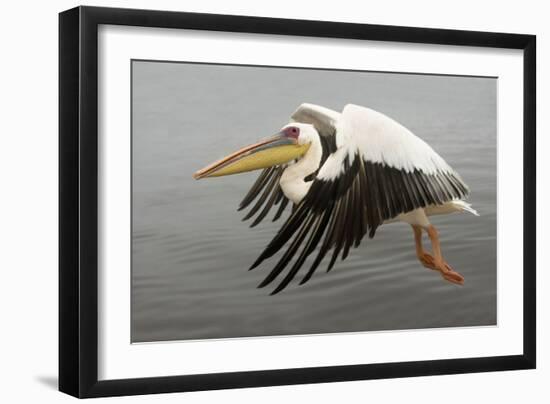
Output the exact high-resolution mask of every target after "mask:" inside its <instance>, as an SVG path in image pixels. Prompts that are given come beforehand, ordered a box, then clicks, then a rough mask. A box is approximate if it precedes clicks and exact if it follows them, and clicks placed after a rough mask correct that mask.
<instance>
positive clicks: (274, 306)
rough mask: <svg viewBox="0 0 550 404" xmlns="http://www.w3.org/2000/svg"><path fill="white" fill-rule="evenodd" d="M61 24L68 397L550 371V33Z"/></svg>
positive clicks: (278, 23)
mask: <svg viewBox="0 0 550 404" xmlns="http://www.w3.org/2000/svg"><path fill="white" fill-rule="evenodd" d="M59 28H60V31H59V33H60V36H59V44H60V52H59V57H60V59H59V79H60V80H59V83H60V87H59V96H60V105H59V108H60V119H59V123H60V129H59V136H60V268H59V276H60V277H59V282H60V288H59V290H60V322H59V332H60V338H59V344H60V360H59V386H60V390H61V391H63V392H66V393H68V394H71V395H74V396H77V397H100V396H113V395H130V394H147V393H160V392H180V391H181V392H182V391H193V390H208V389H222V388H238V387H254V386H270V385H283V384H298V383H320V382H332V381H345V380H360V379H378V378H395V377H408V376H421V375H438V374H452V373H466V372H485V371H498V370H512V369H530V368H534V367H535V356H536V355H535V350H536V343H535V300H536V297H535V120H536V116H535V99H536V97H535V46H536V45H535V44H536V41H535V36H532V35H520V34H504V33H488V32H471V31H454V30H441V29H425V28H410V27H396V26H379V25H365V24H349V23H338V22H324V21H299V20H285V19H273V18H260V17H244V16H227V15H212V14H195V13H180V12H165V11H146V10H125V9H108V8H94V7H78V8H75V9H71V10H68V11H65V12H63V13H61V14H60V19H59Z"/></svg>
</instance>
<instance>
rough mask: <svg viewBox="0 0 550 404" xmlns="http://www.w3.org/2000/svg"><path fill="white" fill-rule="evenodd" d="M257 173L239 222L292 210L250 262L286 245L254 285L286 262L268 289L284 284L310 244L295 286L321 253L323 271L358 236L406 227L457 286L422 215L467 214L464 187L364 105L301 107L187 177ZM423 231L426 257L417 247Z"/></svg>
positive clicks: (420, 144) (425, 260)
mask: <svg viewBox="0 0 550 404" xmlns="http://www.w3.org/2000/svg"><path fill="white" fill-rule="evenodd" d="M257 169H264V170H263V172H262V173H261V174H260V176H259V177H258V179H257V180H256V182H255V183H254V185H253V186H252V188H251V189H250V191H249V192H248V194H247V195H246V196H245V198H244V200H243V201H242V202H241V205H240V207H239V210H241V209H244V208H245V207H247V206H248V205H250V203H252V202H253V201H254V200H255V199H256V198H257V197H258V196H259V199H258V201H257V202H256V204H255V205H254V206H253V207H252V209H251V210H250V212H249V213H248V214H247V215H246V216H245V218H244V219H243V220H246V219H249V218H251V217H252V216H254V215H255V214H256V213H257V212H258V211H259V210H260V208H262V206H263V208H262V210H261V211H260V213H259V214H258V216H257V218H256V219H255V220H254V222H253V223H252V225H251V227H252V226H255V225H257V224H258V223H259V222H260V221H261V220H262V219H263V218H264V217H265V216H266V214H267V213H268V211H269V210H270V209H271V207H272V206H274V205H277V204H279V209H278V211H277V212H276V214H275V217H274V219H273V221H275V220H277V219H278V218H279V217H280V216H281V214H282V212H283V211H284V209H285V207H286V206H287V203H288V201H289V200H290V201H292V203H293V204H294V208H293V210H292V213H291V214H290V216H289V217H288V219H287V220H286V222H285V223H284V224H283V226H282V228H281V229H280V230H279V232H278V233H277V234H276V235H275V237H274V238H273V240H271V242H270V243H269V244H268V246H267V247H266V248H265V250H264V251H263V252H262V253H261V255H260V256H259V257H258V259H257V260H256V262H254V263H253V264H252V267H251V268H250V269H252V268H255V267H256V266H258V265H259V264H260V263H261V262H262V261H264V260H265V259H267V258H270V257H271V256H273V255H274V254H275V253H276V252H277V251H279V250H280V249H282V248H283V247H284V246H285V244H286V243H287V242H288V241H289V240H290V239H291V238H293V239H292V241H291V242H290V243H289V245H288V247H287V249H286V251H285V252H284V254H283V255H282V257H281V258H280V260H279V262H278V263H277V264H276V265H275V267H274V268H273V270H272V271H271V272H270V273H269V275H268V276H267V277H266V278H265V280H264V281H263V282H262V283H261V284H260V285H259V287H264V286H266V285H268V284H270V283H271V282H272V281H273V280H275V278H277V276H278V275H280V274H281V272H283V270H284V269H285V268H286V267H287V265H288V264H289V263H290V261H291V260H292V258H293V257H294V256H295V255H296V253H297V251H298V249H299V248H300V246H302V249H301V252H300V254H299V255H298V257H297V258H296V260H295V261H294V264H293V265H292V267H291V268H290V269H289V270H288V271H287V273H286V275H285V276H284V278H283V279H282V281H280V283H279V284H278V286H277V287H276V288H275V289H274V291H273V292H272V294H275V293H278V292H280V291H281V290H282V289H284V288H285V287H286V286H287V285H288V284H289V282H290V281H291V280H292V279H294V277H295V276H296V274H297V273H298V271H299V270H300V268H301V267H302V265H303V264H304V262H305V260H306V258H307V257H308V256H309V255H310V254H312V253H313V252H314V251H315V250H316V249H317V247H319V248H318V252H317V255H316V258H315V260H314V261H313V263H312V265H311V266H310V268H309V270H308V271H307V272H306V273H305V275H304V277H303V278H302V280H301V282H300V284H303V283H305V282H307V281H308V280H309V279H310V278H311V276H312V275H313V273H314V272H315V270H316V268H317V267H318V265H319V264H320V262H321V260H322V259H323V258H324V257H325V255H326V254H327V253H329V252H331V251H332V255H331V259H330V262H329V264H328V269H327V271H329V270H330V269H331V268H332V267H333V265H334V263H335V261H336V259H337V257H338V255H339V254H340V253H342V259H345V258H346V256H347V255H348V252H349V249H350V247H352V246H354V247H357V246H358V245H359V243H360V242H361V240H362V239H363V237H364V236H365V235H366V234H368V236H369V238H373V237H374V235H375V232H376V229H377V228H378V227H379V226H380V225H382V224H385V223H389V222H396V221H401V222H405V223H408V224H409V225H410V226H412V229H413V233H414V239H415V244H416V256H417V257H418V259H419V260H420V262H421V263H422V265H424V266H425V267H427V268H430V269H433V270H436V271H439V273H440V274H441V275H442V277H443V278H444V279H445V280H447V281H449V282H452V283H456V284H460V285H462V284H463V283H464V278H463V277H462V275H460V274H459V273H458V272H456V271H454V270H453V269H452V268H451V267H450V266H449V265H448V264H447V263H446V262H445V260H444V259H443V255H442V253H441V247H440V243H439V238H438V233H437V230H436V229H435V227H434V226H433V225H432V224H431V223H430V221H429V219H428V217H429V216H431V215H437V214H447V213H453V212H470V213H472V214H474V215H477V212H476V211H475V210H474V209H472V208H471V206H470V204H468V203H467V202H465V201H464V198H465V197H466V196H467V195H468V192H469V191H468V187H467V186H466V184H465V183H464V181H462V179H461V178H460V176H459V175H458V174H457V173H456V172H455V171H454V170H453V169H452V168H451V167H450V166H449V165H448V164H447V163H446V162H445V160H443V158H441V157H440V156H439V155H438V154H437V153H436V152H435V151H434V150H433V149H432V148H431V147H430V146H429V145H428V144H427V143H425V142H424V141H423V140H422V139H420V138H418V137H417V136H415V135H414V134H413V133H412V132H411V131H409V130H408V129H407V128H405V127H404V126H402V125H400V124H399V123H397V122H396V121H394V120H393V119H391V118H389V117H387V116H386V115H384V114H382V113H380V112H376V111H374V110H372V109H369V108H365V107H361V106H358V105H352V104H348V105H346V106H345V108H344V109H343V111H342V113H338V112H336V111H333V110H330V109H328V108H324V107H321V106H318V105H313V104H302V105H300V107H299V108H298V109H297V110H296V111H295V112H294V113H293V114H292V116H291V120H290V123H289V124H287V125H285V126H283V128H282V129H281V131H280V132H279V133H277V134H276V135H275V136H273V137H271V138H268V139H265V140H263V141H260V142H259V143H256V144H253V145H250V146H247V147H244V148H243V149H241V150H239V151H237V152H235V153H233V154H231V155H229V156H227V157H225V158H223V159H221V160H219V161H216V162H214V163H213V164H210V165H209V166H207V167H205V168H203V169H202V170H199V171H197V172H196V173H195V174H194V175H193V176H194V178H196V179H200V178H207V177H218V176H223V175H229V174H236V173H241V172H245V171H251V170H257ZM423 231H425V232H426V233H427V234H428V237H429V239H430V241H431V246H432V251H433V255H431V254H429V253H427V252H426V251H425V250H424V248H423V246H422V234H423Z"/></svg>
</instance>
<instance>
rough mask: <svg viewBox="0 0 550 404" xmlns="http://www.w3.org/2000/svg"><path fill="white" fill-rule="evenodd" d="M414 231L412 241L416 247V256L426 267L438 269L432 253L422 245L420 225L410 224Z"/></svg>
mask: <svg viewBox="0 0 550 404" xmlns="http://www.w3.org/2000/svg"><path fill="white" fill-rule="evenodd" d="M412 228H413V232H414V242H415V247H416V257H417V258H418V260H419V261H420V263H421V264H422V265H424V266H425V267H426V268H429V269H433V270H436V271H437V270H438V269H437V268H436V266H435V259H434V257H433V256H432V255H430V254H428V253H427V252H426V251H425V250H424V247H423V246H422V227H421V226H417V225H412Z"/></svg>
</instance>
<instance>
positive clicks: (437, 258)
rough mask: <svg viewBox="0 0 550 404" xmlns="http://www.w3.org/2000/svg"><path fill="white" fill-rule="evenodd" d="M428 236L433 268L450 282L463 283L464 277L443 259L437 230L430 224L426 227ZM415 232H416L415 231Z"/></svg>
mask: <svg viewBox="0 0 550 404" xmlns="http://www.w3.org/2000/svg"><path fill="white" fill-rule="evenodd" d="M426 231H427V233H428V236H429V237H430V241H431V243H432V250H433V254H434V255H433V260H434V266H435V269H437V270H438V271H439V272H441V276H443V279H445V280H447V281H449V282H451V283H456V284H458V285H463V284H464V277H463V276H462V275H460V274H459V273H458V272H456V271H455V270H454V269H453V268H452V267H451V266H450V265H449V264H447V263H446V262H445V260H444V259H443V255H442V254H441V245H440V243H439V235H438V234H437V230H436V228H435V227H434V226H432V225H430V226H428V228H427V230H426ZM415 234H416V233H415Z"/></svg>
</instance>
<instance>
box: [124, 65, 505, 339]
mask: <svg viewBox="0 0 550 404" xmlns="http://www.w3.org/2000/svg"><path fill="white" fill-rule="evenodd" d="M132 69H133V79H132V80H133V81H132V91H133V96H132V108H133V115H132V125H133V131H132V142H133V162H132V175H133V180H132V184H133V194H132V196H133V201H132V203H133V205H132V209H133V214H132V226H133V231H132V280H131V281H132V305H131V306H132V342H145V341H166V340H185V339H206V338H229V337H251V336H266V335H289V334H317V333H333V332H351V331H373V330H394V329H414V328H434V327H457V326H480V325H494V324H496V317H497V316H496V314H497V307H496V275H497V273H496V89H497V80H496V79H494V78H472V77H449V76H429V75H412V74H387V73H369V72H342V71H326V70H306V69H303V70H302V69H284V68H265V67H261V68H260V67H244V66H223V65H197V64H188V63H166V62H146V61H134V62H132ZM302 102H311V103H316V104H320V105H324V106H326V107H329V108H332V109H335V110H341V109H342V108H343V107H344V105H345V104H347V103H354V104H359V105H364V106H367V107H370V108H373V109H375V110H378V111H380V112H383V113H385V114H387V115H389V116H390V117H392V118H394V119H395V120H397V121H398V122H400V123H402V124H403V125H405V126H406V127H408V128H409V129H411V130H412V131H413V132H414V133H415V134H417V135H418V136H420V137H421V138H423V139H424V140H425V141H427V142H428V143H429V144H430V145H431V146H432V147H433V148H434V149H435V150H436V151H437V152H438V153H439V154H441V155H442V156H443V158H444V159H445V160H446V161H447V162H448V163H449V164H450V165H451V166H452V167H454V168H455V169H456V170H457V171H458V172H459V173H460V174H461V176H462V177H463V179H464V180H465V182H466V183H467V184H468V185H469V187H470V189H471V195H470V199H469V200H470V202H471V203H472V204H473V206H474V208H475V209H477V211H478V212H479V213H480V215H481V216H480V217H475V216H473V215H469V214H455V215H448V216H437V217H433V218H432V223H433V224H434V225H435V226H436V227H437V228H438V230H439V233H440V237H441V243H442V248H443V254H444V256H445V258H446V260H447V261H448V262H449V263H450V264H451V265H452V266H453V268H454V269H455V270H456V271H458V272H460V273H461V274H462V275H463V276H464V277H465V285H464V286H462V287H460V286H457V285H453V284H450V283H447V282H445V281H443V280H442V278H441V276H440V275H439V274H438V273H436V272H434V271H431V270H429V269H426V268H424V267H422V266H421V265H420V264H419V263H418V261H417V259H416V256H415V250H414V240H413V234H412V231H411V229H410V227H409V226H408V225H405V224H402V223H396V224H390V225H385V226H383V227H381V228H379V229H378V231H377V234H376V237H375V238H374V239H373V240H369V239H368V238H365V239H364V241H363V242H362V244H361V245H360V246H359V248H357V249H354V250H352V251H351V252H350V255H349V257H348V258H347V259H346V260H345V261H339V262H337V264H336V266H335V268H334V269H333V270H332V271H331V272H329V273H326V272H325V270H324V268H325V267H326V265H327V264H328V262H326V263H324V264H323V265H322V267H321V268H320V269H319V270H318V271H317V272H316V274H315V275H314V277H313V278H312V279H311V280H310V281H309V282H308V283H307V284H305V285H302V286H298V284H297V282H293V283H291V284H290V285H289V286H288V287H287V289H285V290H284V291H283V292H282V293H280V294H278V295H275V296H270V295H269V292H270V291H271V289H270V288H269V287H268V288H264V289H257V288H256V286H257V285H258V284H259V283H260V282H261V281H262V280H263V278H264V277H265V276H266V275H267V273H268V272H269V270H271V268H272V267H273V266H274V265H275V263H276V262H277V257H278V256H276V257H274V258H272V259H270V260H267V261H266V262H264V263H263V264H262V265H261V266H260V267H259V268H257V269H255V270H254V271H250V272H249V271H248V270H247V269H248V267H249V266H250V265H251V263H252V262H254V260H255V259H256V258H257V256H258V255H259V254H260V252H261V251H262V250H263V248H264V247H265V246H266V245H267V243H268V242H269V241H270V240H271V238H272V237H273V236H274V235H275V233H276V231H277V230H278V229H279V228H280V226H281V225H282V223H283V219H284V217H286V215H285V216H284V217H283V218H281V219H280V220H279V221H278V222H275V223H272V222H271V217H272V215H273V214H274V212H272V213H271V214H270V215H269V216H268V217H267V218H266V219H264V221H263V222H262V223H261V224H260V225H259V226H257V227H255V228H253V229H250V228H248V222H244V223H243V222H242V221H241V219H242V217H243V216H244V214H243V212H237V211H236V209H237V206H238V204H239V202H240V201H241V199H242V197H243V196H244V194H245V193H246V192H247V191H248V189H249V187H250V186H251V185H252V183H253V182H254V180H255V178H256V177H257V175H258V173H246V174H240V175H234V176H228V177H222V178H215V179H206V180H201V181H195V180H194V179H193V178H192V174H193V173H194V172H195V171H196V170H197V169H199V168H202V167H204V166H205V165H206V164H209V163H211V162H212V161H214V160H216V159H218V158H220V157H223V156H224V155H226V154H228V153H229V152H232V151H234V150H236V149H237V148H239V147H241V146H243V145H246V144H249V143H252V142H255V141H256V140H259V139H261V138H264V137H266V136H269V135H272V134H273V133H276V132H277V131H278V129H279V128H280V127H281V126H282V125H284V124H286V123H287V122H288V118H289V116H290V114H291V113H292V112H293V111H294V109H295V108H296V107H297V106H298V105H300V104H301V103H302ZM425 244H426V245H428V243H427V240H426V241H425ZM304 267H305V268H307V267H308V265H307V263H306V265H305V266H304ZM300 278H301V276H298V277H297V279H296V281H299V280H300Z"/></svg>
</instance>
